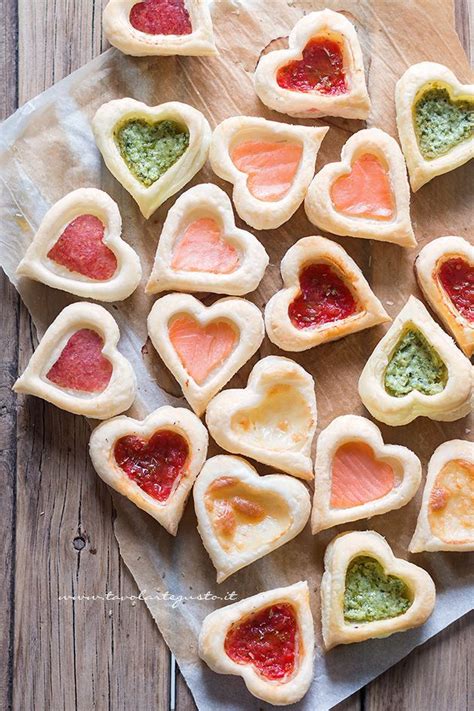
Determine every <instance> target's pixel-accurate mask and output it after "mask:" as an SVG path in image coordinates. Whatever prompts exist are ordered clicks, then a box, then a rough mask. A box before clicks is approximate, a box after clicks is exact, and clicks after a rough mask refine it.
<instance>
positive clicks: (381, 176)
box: [330, 153, 395, 220]
mask: <svg viewBox="0 0 474 711" xmlns="http://www.w3.org/2000/svg"><path fill="white" fill-rule="evenodd" d="M330 192H331V200H332V203H333V205H334V208H335V209H336V210H337V211H338V212H341V213H343V214H345V215H349V216H350V217H362V218H366V219H372V220H373V219H375V220H391V219H393V217H394V214H395V203H394V197H393V191H392V186H391V184H390V176H389V172H388V169H387V168H386V166H385V165H384V164H383V163H382V161H381V160H380V159H379V158H378V157H377V156H375V155H373V154H371V153H364V154H363V155H361V156H360V157H359V158H357V159H356V160H355V161H354V162H353V164H352V169H351V172H350V173H349V174H348V175H342V176H341V177H339V178H338V179H337V180H336V181H335V182H334V183H333V185H332V186H331V190H330Z"/></svg>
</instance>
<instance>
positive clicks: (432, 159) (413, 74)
mask: <svg viewBox="0 0 474 711" xmlns="http://www.w3.org/2000/svg"><path fill="white" fill-rule="evenodd" d="M395 106H396V110H397V126H398V133H399V136H400V142H401V144H402V148H403V153H404V154H405V160H406V162H407V166H408V172H409V174H410V182H411V187H412V190H413V192H415V191H416V190H418V189H419V188H421V186H422V185H424V184H425V183H427V182H428V181H430V180H432V179H433V178H435V177H436V176H437V175H442V174H443V173H448V172H449V171H450V170H454V169H455V168H458V167H459V166H460V165H463V164H464V163H467V162H468V161H469V160H471V158H473V157H474V84H466V85H463V84H460V83H459V82H458V80H457V78H456V76H455V75H454V74H453V72H452V71H450V70H449V69H448V68H447V67H445V66H443V65H442V64H436V63H435V62H421V63H420V64H414V65H413V66H411V67H409V68H408V69H407V71H406V72H405V74H403V76H402V77H401V78H400V79H399V80H398V82H397V86H396V90H395Z"/></svg>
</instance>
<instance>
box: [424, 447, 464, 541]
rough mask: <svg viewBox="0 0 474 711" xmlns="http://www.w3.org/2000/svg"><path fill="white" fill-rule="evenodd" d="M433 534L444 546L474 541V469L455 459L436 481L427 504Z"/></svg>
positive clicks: (446, 465)
mask: <svg viewBox="0 0 474 711" xmlns="http://www.w3.org/2000/svg"><path fill="white" fill-rule="evenodd" d="M428 520H429V523H430V528H431V531H432V533H433V534H434V535H435V536H437V538H439V539H440V540H441V541H443V542H444V543H448V544H450V545H463V544H468V543H470V542H472V541H474V465H473V463H472V462H467V461H465V460H462V459H453V460H451V461H450V462H448V463H447V464H445V466H444V467H443V468H442V469H441V471H440V472H439V474H438V476H437V477H436V479H435V483H434V486H433V489H432V490H431V495H430V498H429V502H428Z"/></svg>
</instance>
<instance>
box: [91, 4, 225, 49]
mask: <svg viewBox="0 0 474 711" xmlns="http://www.w3.org/2000/svg"><path fill="white" fill-rule="evenodd" d="M103 26H104V32H105V36H106V37H107V39H108V40H109V42H110V44H112V45H114V47H117V48H118V49H120V51H121V52H124V53H125V54H131V55H133V56H134V57H146V56H148V55H170V54H184V55H191V56H200V55H212V54H217V50H216V47H215V44H214V33H213V30H212V20H211V15H210V13H209V7H208V4H207V2H205V0H173V2H170V0H109V3H108V4H107V6H106V7H105V10H104V14H103Z"/></svg>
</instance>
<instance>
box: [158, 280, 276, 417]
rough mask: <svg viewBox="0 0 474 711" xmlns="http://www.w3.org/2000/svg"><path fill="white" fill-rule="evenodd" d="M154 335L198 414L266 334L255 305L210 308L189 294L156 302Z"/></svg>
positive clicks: (227, 303)
mask: <svg viewBox="0 0 474 711" xmlns="http://www.w3.org/2000/svg"><path fill="white" fill-rule="evenodd" d="M148 333H149V335H150V338H151V341H152V343H153V345H154V346H155V348H156V350H157V352H158V354H159V356H160V357H161V358H162V360H163V361H164V363H165V365H166V366H167V367H168V369H169V370H170V371H171V372H172V373H173V375H174V377H175V378H176V380H177V381H178V383H179V384H180V385H181V388H182V390H183V395H184V397H185V398H186V400H187V401H188V402H189V404H190V405H191V407H192V408H193V410H194V412H195V413H196V414H197V415H202V413H203V412H204V410H205V409H206V406H207V403H208V402H209V400H210V399H211V398H212V397H214V395H215V394H216V393H217V392H218V391H219V390H220V389H221V388H223V387H224V385H225V384H226V383H227V382H228V381H229V380H230V379H231V378H232V376H233V375H235V373H236V372H237V371H238V370H240V368H241V367H242V366H243V365H244V364H245V363H246V362H247V361H248V360H249V358H251V357H252V356H253V354H254V353H255V352H256V351H257V350H258V348H259V347H260V344H261V343H262V341H263V337H264V335H265V329H264V325H263V318H262V314H261V313H260V310H259V309H258V307H257V306H255V304H252V303H251V302H250V301H246V300H245V299H237V298H228V299H220V300H219V301H216V302H215V303H214V304H212V306H209V307H206V306H204V304H202V303H201V302H200V301H198V300H197V299H196V298H194V296H190V295H189V294H168V295H167V296H163V297H162V298H161V299H158V301H156V302H155V304H154V306H153V308H152V310H151V311H150V314H149V316H148Z"/></svg>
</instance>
